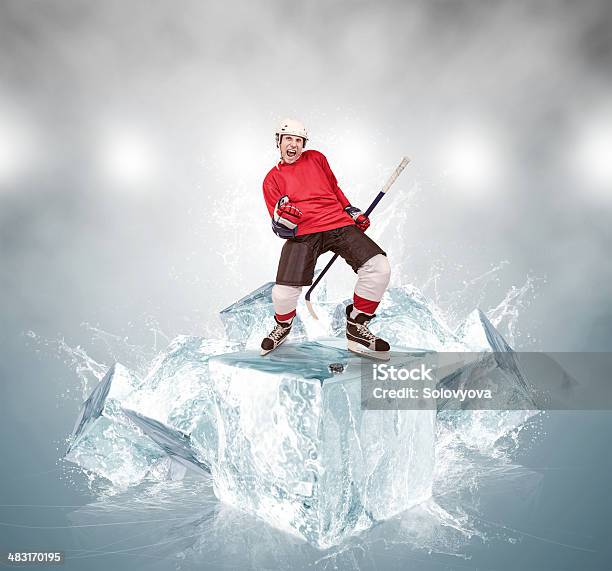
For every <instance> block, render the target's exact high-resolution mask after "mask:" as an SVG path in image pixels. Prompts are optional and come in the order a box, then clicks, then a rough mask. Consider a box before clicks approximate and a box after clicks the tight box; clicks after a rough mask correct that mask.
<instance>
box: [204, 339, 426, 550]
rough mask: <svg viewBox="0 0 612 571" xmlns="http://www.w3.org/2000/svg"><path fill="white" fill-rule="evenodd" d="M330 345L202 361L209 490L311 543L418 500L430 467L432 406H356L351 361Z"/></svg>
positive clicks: (337, 538)
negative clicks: (211, 453) (209, 433)
mask: <svg viewBox="0 0 612 571" xmlns="http://www.w3.org/2000/svg"><path fill="white" fill-rule="evenodd" d="M337 345H338V344H337V342H334V341H330V342H329V344H328V343H324V342H312V341H307V342H301V343H293V344H285V345H283V346H281V347H280V348H279V349H278V350H277V351H275V352H274V353H272V354H270V356H269V357H267V358H262V357H261V356H260V355H259V354H258V353H256V352H249V351H244V352H240V353H234V354H230V355H224V356H218V357H213V358H211V359H210V361H209V368H210V381H211V387H212V390H213V392H214V396H215V401H216V406H217V428H218V432H217V435H218V456H217V459H216V462H214V463H213V465H212V474H213V482H214V489H215V493H216V495H217V496H218V497H219V498H220V499H221V500H223V501H225V502H227V503H230V504H232V505H234V506H237V507H239V508H241V509H244V510H246V511H249V512H251V513H253V514H256V515H257V516H259V517H261V518H262V519H264V520H265V521H267V522H268V523H270V524H272V525H274V526H275V527H278V528H280V529H284V530H286V531H288V532H290V533H293V534H294V535H297V536H299V537H301V538H303V539H305V540H307V541H309V542H311V543H313V544H314V545H317V546H319V547H328V546H331V545H334V544H337V543H339V542H341V541H342V540H343V539H344V538H345V537H347V536H349V535H351V534H354V533H357V532H359V531H360V530H363V529H366V528H368V527H370V526H372V525H373V524H374V523H375V522H377V521H380V520H384V519H387V518H389V517H392V516H393V515H395V514H397V513H399V512H401V511H404V510H406V509H408V508H410V507H412V506H414V505H415V504H417V503H419V502H421V501H423V500H424V499H425V498H427V497H429V496H430V494H431V483H432V474H433V462H434V430H435V414H436V413H435V411H433V410H427V411H421V410H420V411H408V410H396V411H378V410H377V411H374V410H362V407H361V376H360V375H361V368H360V364H361V360H360V359H359V358H358V357H354V356H351V354H350V353H348V352H347V351H345V350H343V349H340V348H338V346H337ZM334 371H335V372H334ZM339 371H342V372H339Z"/></svg>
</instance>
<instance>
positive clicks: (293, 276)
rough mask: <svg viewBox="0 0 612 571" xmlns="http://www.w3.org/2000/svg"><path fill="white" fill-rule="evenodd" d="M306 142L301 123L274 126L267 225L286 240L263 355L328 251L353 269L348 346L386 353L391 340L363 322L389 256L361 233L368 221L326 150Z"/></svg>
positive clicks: (380, 288)
mask: <svg viewBox="0 0 612 571" xmlns="http://www.w3.org/2000/svg"><path fill="white" fill-rule="evenodd" d="M307 141H308V133H307V132H306V128H305V127H304V125H303V124H302V123H300V122H299V121H297V120H295V119H285V120H284V121H282V122H281V124H280V126H279V128H278V130H277V132H276V146H277V147H278V148H279V149H280V155H281V158H280V161H279V162H278V164H277V165H276V166H275V167H273V168H272V169H271V170H270V172H269V173H268V174H267V176H266V178H265V179H264V182H263V194H264V198H265V201H266V206H267V207H268V211H269V213H270V216H271V218H272V230H273V231H274V233H275V234H276V235H277V236H279V237H280V238H283V239H285V240H286V242H285V245H284V246H283V249H282V252H281V257H280V261H279V264H278V272H277V274H276V284H275V285H274V287H273V288H272V301H273V304H274V311H275V315H274V319H275V321H276V325H275V327H274V329H272V331H271V332H270V334H269V335H268V336H267V337H265V338H264V339H263V341H262V342H261V354H262V355H265V354H266V353H269V352H270V351H272V350H273V349H276V347H278V346H279V345H280V344H281V343H282V342H283V341H285V339H287V336H288V335H289V332H290V331H291V326H292V324H293V320H294V318H295V315H296V307H297V301H298V298H299V296H300V293H301V291H302V286H305V285H311V284H312V279H313V276H314V271H315V265H316V263H317V258H318V257H319V256H320V255H321V254H323V253H325V252H328V251H332V252H334V253H338V254H339V255H340V256H341V257H342V258H344V260H345V261H346V262H347V263H348V264H349V265H350V266H351V267H352V268H353V270H354V271H355V272H356V273H357V283H356V285H355V292H354V296H353V303H352V304H350V305H349V306H348V307H347V308H346V337H347V339H348V349H349V350H351V351H353V352H356V353H360V354H365V355H367V356H370V357H374V358H378V359H385V360H386V359H388V358H389V344H388V343H387V342H386V341H384V340H383V339H380V338H379V337H376V335H374V334H373V333H372V332H371V331H370V330H369V329H368V323H369V322H370V320H371V319H372V318H373V317H376V316H375V311H376V308H377V307H378V304H379V302H380V300H381V298H382V295H383V293H384V291H385V289H386V288H387V285H388V284H389V277H390V271H391V270H390V267H389V262H388V261H387V256H386V254H385V252H384V251H383V250H382V249H381V248H380V247H379V246H378V245H377V244H376V243H375V242H374V241H373V240H372V239H371V238H369V237H368V236H367V235H366V234H364V232H365V230H366V229H367V228H368V226H369V225H370V221H369V219H368V218H367V217H366V216H365V215H364V214H363V212H361V210H359V208H357V207H355V206H351V204H350V202H349V201H348V200H347V198H346V196H344V193H343V192H342V190H340V187H339V186H338V183H337V181H336V177H335V176H334V173H333V172H332V170H331V168H330V166H329V164H328V162H327V159H326V158H325V156H324V155H323V154H322V153H320V152H319V151H315V150H304V147H305V145H306V142H307Z"/></svg>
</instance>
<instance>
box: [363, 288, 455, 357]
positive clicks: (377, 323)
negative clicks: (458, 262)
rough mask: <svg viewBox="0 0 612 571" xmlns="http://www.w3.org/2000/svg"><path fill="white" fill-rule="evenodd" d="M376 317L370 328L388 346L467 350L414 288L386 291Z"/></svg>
mask: <svg viewBox="0 0 612 571" xmlns="http://www.w3.org/2000/svg"><path fill="white" fill-rule="evenodd" d="M376 315H377V317H376V319H375V320H374V321H372V326H371V327H370V329H371V330H372V332H373V333H375V334H376V335H380V336H382V337H384V338H385V339H386V340H387V341H388V342H389V343H390V344H391V346H395V347H403V348H414V349H427V350H434V351H465V350H466V347H465V345H464V344H463V343H462V342H461V340H460V339H458V338H457V336H456V335H455V334H454V333H453V332H452V331H451V330H450V329H449V327H448V325H446V323H444V319H443V317H442V316H441V315H440V314H439V312H438V311H437V310H436V309H435V306H434V305H433V304H432V303H431V301H429V300H428V299H427V298H426V297H425V296H424V295H423V294H422V293H421V292H420V291H419V290H418V289H417V288H415V287H413V286H401V287H394V288H390V289H389V290H387V292H386V293H385V295H384V296H383V299H382V301H381V304H380V306H379V308H378V310H377V312H376Z"/></svg>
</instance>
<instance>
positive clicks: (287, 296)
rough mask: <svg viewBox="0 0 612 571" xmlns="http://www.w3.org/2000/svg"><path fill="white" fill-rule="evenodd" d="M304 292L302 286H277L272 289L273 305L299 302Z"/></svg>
mask: <svg viewBox="0 0 612 571" xmlns="http://www.w3.org/2000/svg"><path fill="white" fill-rule="evenodd" d="M301 291H302V286H287V285H281V284H275V285H274V286H273V287H272V303H274V304H278V303H287V302H294V301H295V302H297V300H298V298H299V297H300V293H301Z"/></svg>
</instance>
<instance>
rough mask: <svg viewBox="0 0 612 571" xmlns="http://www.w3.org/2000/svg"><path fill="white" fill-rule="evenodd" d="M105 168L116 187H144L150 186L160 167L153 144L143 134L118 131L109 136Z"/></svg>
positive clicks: (103, 165)
mask: <svg viewBox="0 0 612 571" xmlns="http://www.w3.org/2000/svg"><path fill="white" fill-rule="evenodd" d="M101 158H102V168H103V171H104V173H105V174H106V176H107V177H108V178H109V180H110V181H111V182H112V183H113V185H116V186H119V187H125V188H138V187H144V186H145V185H147V184H149V183H151V182H152V181H153V180H154V178H155V175H156V172H157V167H158V165H159V161H158V157H157V154H156V153H155V149H154V146H153V143H152V141H151V139H150V137H148V136H147V135H146V134H145V133H144V132H140V131H137V130H134V129H124V128H123V129H115V130H111V131H109V132H108V133H107V135H106V138H105V140H104V142H103V144H102V149H101Z"/></svg>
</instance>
